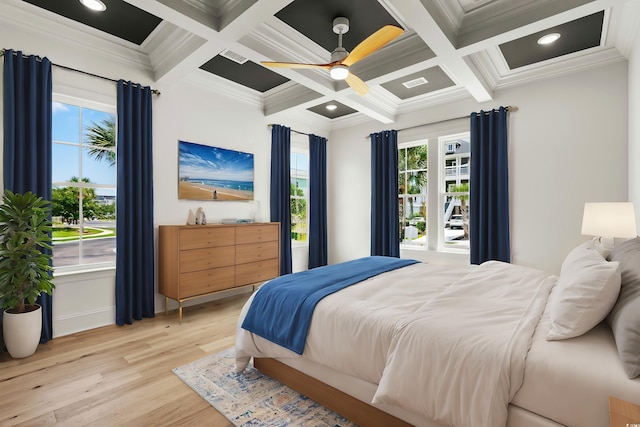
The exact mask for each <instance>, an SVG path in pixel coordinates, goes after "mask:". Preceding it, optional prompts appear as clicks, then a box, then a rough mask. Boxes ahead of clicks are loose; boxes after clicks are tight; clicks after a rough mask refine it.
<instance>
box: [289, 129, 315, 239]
mask: <svg viewBox="0 0 640 427" xmlns="http://www.w3.org/2000/svg"><path fill="white" fill-rule="evenodd" d="M290 150H291V154H293V153H299V154H304V155H305V156H306V157H307V176H306V180H307V192H306V195H305V201H306V204H305V207H306V211H307V212H306V216H305V218H306V219H307V223H306V229H307V239H306V240H304V241H300V240H294V239H291V247H292V248H294V247H308V246H309V190H310V189H309V166H310V165H309V163H310V158H309V155H310V151H309V141H308V139H305V137H304V136H303V135H298V134H292V135H291V148H290ZM292 169H293V168H292V167H291V166H290V170H292ZM289 200H291V195H289Z"/></svg>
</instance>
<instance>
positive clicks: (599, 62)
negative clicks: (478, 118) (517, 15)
mask: <svg viewBox="0 0 640 427" xmlns="http://www.w3.org/2000/svg"><path fill="white" fill-rule="evenodd" d="M471 59H472V61H473V63H474V64H475V65H476V67H477V68H478V70H479V71H480V72H481V74H482V75H483V77H484V78H485V79H486V80H487V81H488V82H491V83H492V84H493V86H494V88H495V89H501V88H505V87H509V86H515V85H521V84H526V83H531V82H535V81H540V80H546V79H550V78H553V77H559V76H562V75H566V74H571V73H576V72H580V71H584V70H589V69H592V68H596V67H601V66H604V65H608V64H613V63H616V62H620V61H624V60H625V58H624V57H623V56H622V54H621V53H620V52H619V51H618V50H617V49H616V48H600V47H597V48H593V49H587V50H585V51H581V52H576V53H574V54H571V55H565V56H563V57H560V58H554V59H550V60H549V61H545V62H543V63H537V64H532V65H528V66H526V67H520V68H518V69H516V70H513V71H511V70H508V67H505V63H504V62H503V61H504V58H503V57H502V54H501V53H500V52H499V49H498V48H497V47H496V48H494V49H491V50H489V51H487V52H478V53H476V54H474V55H472V58H471ZM505 68H506V71H505Z"/></svg>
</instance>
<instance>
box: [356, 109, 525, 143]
mask: <svg viewBox="0 0 640 427" xmlns="http://www.w3.org/2000/svg"><path fill="white" fill-rule="evenodd" d="M505 108H506V110H507V111H508V112H512V111H518V107H514V106H511V105H509V106H507V107H505ZM496 110H497V109H496V108H494V109H492V110H490V111H496ZM484 114H489V111H485V112H484ZM470 115H471V114H469V115H467V116H460V117H452V118H450V119H444V120H438V121H437V122H430V123H423V124H421V125H415V126H409V127H408V128H402V129H398V130H397V131H398V132H402V131H403V130H409V129H415V128H421V127H423V126H429V125H437V124H439V123H445V122H451V121H453V120H460V119H466V118H469V116H470ZM479 115H480V113H476V116H479ZM369 138H371V135H367V136H365V139H369Z"/></svg>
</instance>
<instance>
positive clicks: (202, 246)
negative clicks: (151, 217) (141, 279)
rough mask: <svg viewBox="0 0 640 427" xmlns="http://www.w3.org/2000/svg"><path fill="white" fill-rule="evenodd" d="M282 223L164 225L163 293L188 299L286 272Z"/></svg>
mask: <svg viewBox="0 0 640 427" xmlns="http://www.w3.org/2000/svg"><path fill="white" fill-rule="evenodd" d="M279 236H280V224H279V223H277V222H269V223H254V224H207V225H161V226H160V227H159V232H158V237H159V248H158V262H159V265H158V273H159V283H160V293H161V294H163V295H164V296H165V313H166V310H167V309H166V307H167V306H168V305H169V298H171V299H173V300H175V301H178V304H179V317H180V321H182V302H183V301H186V300H188V299H192V298H197V297H201V296H204V295H209V294H212V293H214V292H219V291H223V290H227V289H232V288H236V287H240V286H245V285H251V284H255V283H261V282H264V281H265V280H268V279H272V278H274V277H277V276H278V275H279V274H280V239H279Z"/></svg>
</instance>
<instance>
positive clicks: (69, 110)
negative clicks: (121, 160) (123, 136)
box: [52, 102, 116, 195]
mask: <svg viewBox="0 0 640 427" xmlns="http://www.w3.org/2000/svg"><path fill="white" fill-rule="evenodd" d="M52 110H53V183H54V186H55V185H56V183H59V182H65V181H69V179H71V177H73V176H76V177H80V176H82V177H83V178H89V179H90V180H91V182H92V183H95V184H104V185H114V186H115V184H116V167H115V166H111V164H110V162H108V161H105V160H103V161H96V160H95V159H94V158H92V157H91V156H89V155H88V150H87V149H86V148H83V147H82V146H81V143H82V139H83V136H84V133H85V129H86V127H87V126H91V125H92V124H93V123H97V124H100V123H102V121H103V120H104V119H106V118H108V117H112V116H113V115H112V114H110V113H106V112H103V111H97V110H91V109H88V108H82V109H81V108H80V107H78V106H75V105H69V104H62V103H59V102H54V103H53V109H52ZM81 164H82V171H81V170H80V165H81ZM97 194H104V195H114V194H115V190H110V189H98V190H97Z"/></svg>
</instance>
